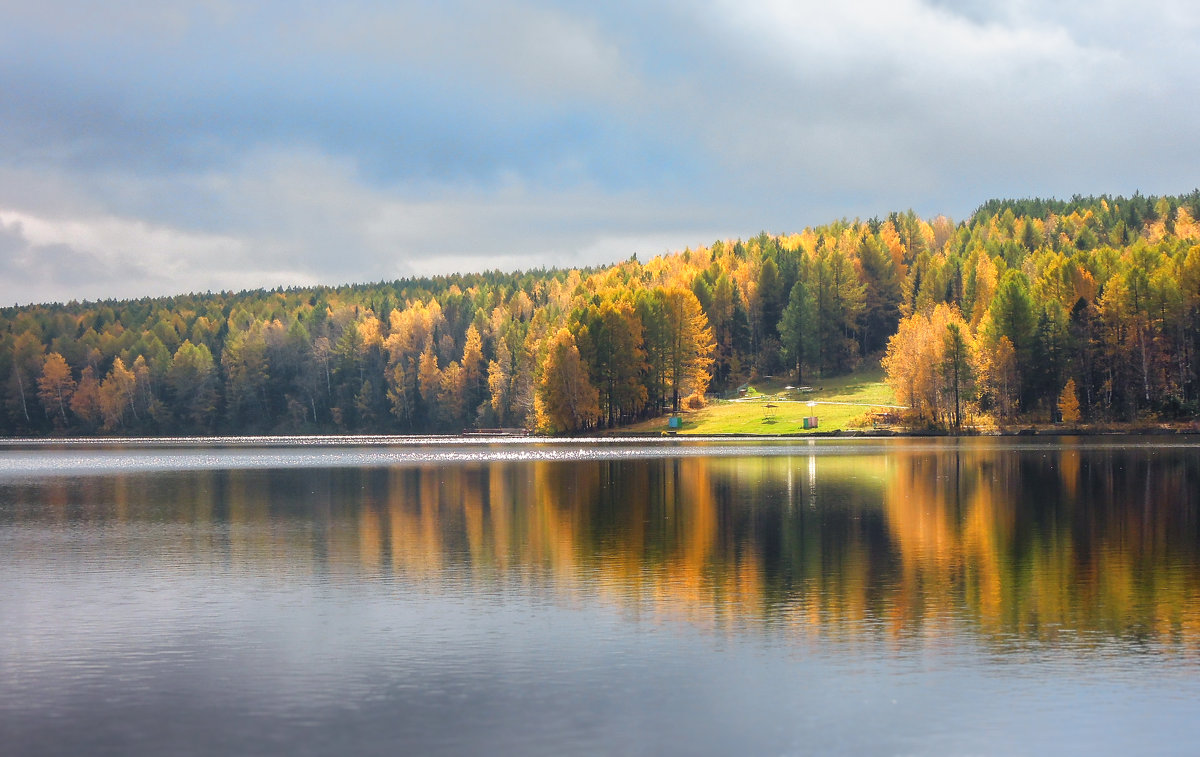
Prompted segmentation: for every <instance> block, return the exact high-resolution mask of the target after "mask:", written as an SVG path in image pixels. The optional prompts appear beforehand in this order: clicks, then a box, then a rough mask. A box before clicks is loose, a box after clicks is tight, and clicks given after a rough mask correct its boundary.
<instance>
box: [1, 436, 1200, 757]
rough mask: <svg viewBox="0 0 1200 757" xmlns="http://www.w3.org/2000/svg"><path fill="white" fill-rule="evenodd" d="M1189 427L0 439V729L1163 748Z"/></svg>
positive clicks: (209, 740) (850, 750)
mask: <svg viewBox="0 0 1200 757" xmlns="http://www.w3.org/2000/svg"><path fill="white" fill-rule="evenodd" d="M1197 743H1200V445H1198V444H1197V443H1196V442H1194V441H1189V440H1188V439H1187V438H1186V437H1166V438H1124V437H1089V438H1080V439H1070V438H1064V439H1061V440H1043V439H1032V440H1026V439H1024V438H1002V439H978V438H976V439H959V440H955V439H940V440H927V439H889V440H849V441H847V440H841V441H835V440H820V441H806V440H788V441H773V442H731V441H728V440H708V441H682V440H669V441H653V442H645V443H640V442H638V443H634V442H622V441H611V440H603V441H595V440H565V441H555V442H536V441H528V440H510V441H501V442H495V443H488V442H483V441H479V442H474V441H463V440H448V439H439V440H419V439H387V438H382V439H340V440H339V439H321V440H289V439H260V440H254V441H250V442H247V441H239V440H232V439H226V440H215V441H212V442H207V441H206V442H203V443H196V442H187V441H183V440H180V441H176V442H169V443H154V442H148V441H143V442H133V443H127V444H121V445H114V444H105V443H77V444H61V443H47V444H24V445H21V444H9V445H8V446H5V447H0V752H2V753H4V754H13V755H40V754H80V753H86V754H112V755H159V754H181V755H212V754H231V753H233V754H267V755H271V754H280V755H306V754H362V755H375V754H380V755H383V754H387V755H394V754H413V755H417V754H421V755H440V754H489V755H491V754H499V755H562V754H620V755H642V754H644V755H658V754H681V755H707V754H712V755H730V754H829V753H846V754H1028V753H1038V754H1056V753H1075V754H1131V753H1136V754H1194V753H1195V751H1196V748H1197V747H1196V745H1197Z"/></svg>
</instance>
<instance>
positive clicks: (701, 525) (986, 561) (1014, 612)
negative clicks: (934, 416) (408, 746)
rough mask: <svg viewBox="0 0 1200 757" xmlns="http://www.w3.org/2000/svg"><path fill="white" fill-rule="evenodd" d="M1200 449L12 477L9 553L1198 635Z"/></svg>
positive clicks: (802, 623)
mask: <svg viewBox="0 0 1200 757" xmlns="http://www.w3.org/2000/svg"><path fill="white" fill-rule="evenodd" d="M1198 462H1200V452H1198V449H1197V448H1196V447H1155V446H1140V447H1132V448H1119V447H1115V446H1112V445H1088V444H1082V443H1078V442H1070V441H1067V442H1064V443H1062V444H1059V445H1054V446H1050V445H1027V446H1024V447H1021V448H1008V447H1003V446H998V445H996V444H995V443H991V442H987V441H962V442H949V443H946V444H939V445H930V444H928V443H922V444H918V443H905V442H901V443H897V444H895V445H890V446H889V447H888V448H887V449H886V451H883V452H881V451H879V450H878V449H876V448H871V449H869V450H866V451H865V453H862V454H840V455H829V454H823V455H818V454H813V455H803V454H798V455H790V456H779V455H776V456H769V457H759V456H755V455H754V454H753V449H752V448H751V449H749V450H748V454H746V455H745V456H741V457H717V458H707V457H699V456H690V457H681V458H671V459H648V460H630V459H619V460H578V461H554V460H538V461H529V462H519V461H512V460H507V461H494V462H465V463H461V464H453V465H448V464H419V465H411V466H404V467H377V468H348V467H340V468H321V469H299V470H295V469H293V470H287V471H271V470H256V469H238V470H194V471H186V472H176V473H158V472H156V473H135V474H121V475H107V476H90V477H78V478H46V479H35V480H29V481H24V482H10V483H7V484H4V485H3V486H2V487H0V524H4V525H10V526H26V527H27V528H15V529H10V531H9V536H10V539H9V540H8V542H7V546H8V548H9V549H10V550H11V552H10V555H11V557H12V559H14V560H15V561H16V562H17V563H19V562H20V561H21V560H23V559H28V560H35V559H37V553H38V551H39V550H40V549H41V545H42V540H41V539H40V538H39V537H38V533H39V529H38V528H33V527H34V526H37V527H49V528H55V529H85V530H88V529H90V530H91V531H94V532H95V533H98V534H100V537H99V539H100V541H101V543H102V544H103V548H104V549H105V550H106V555H107V557H108V558H109V559H114V560H117V561H120V560H129V561H137V562H138V563H146V562H151V563H153V562H155V561H162V562H172V563H176V562H180V561H184V562H187V563H188V564H189V565H191V566H193V568H196V567H197V566H199V568H200V569H202V568H203V566H205V565H210V566H220V567H221V569H223V570H231V571H233V572H235V573H238V572H245V573H248V574H253V575H255V576H257V577H265V578H268V579H273V580H278V581H281V582H287V581H289V580H293V578H294V577H295V576H297V575H298V574H299V575H304V574H308V575H314V574H319V575H322V576H325V577H327V578H328V579H329V580H333V581H340V582H356V581H396V582H402V583H403V584H404V586H405V587H406V588H413V589H416V590H421V591H429V592H437V591H438V590H439V588H440V587H443V586H445V585H446V582H469V583H471V584H475V585H479V586H481V587H484V588H485V589H486V588H487V587H493V586H495V587H506V586H507V587H512V586H516V587H520V588H521V589H522V590H523V591H526V592H538V593H545V594H547V595H552V596H553V597H555V598H556V599H558V600H562V601H567V602H570V601H574V600H579V601H583V600H585V599H586V600H588V601H592V600H594V599H596V598H599V599H601V600H603V601H605V602H609V603H612V604H613V605H614V606H617V607H619V608H621V609H622V610H623V611H625V612H629V613H636V614H638V615H639V616H640V617H649V618H658V619H662V620H663V621H683V622H686V623H689V624H693V625H696V626H700V627H702V628H707V629H712V630H713V631H715V632H732V631H739V632H740V631H744V630H747V629H749V630H761V631H763V632H767V633H770V634H772V635H773V636H775V637H780V638H787V639H791V640H793V641H794V642H796V643H803V642H805V641H806V640H814V639H826V640H828V639H837V640H840V641H846V642H853V641H854V640H855V639H856V638H864V639H869V640H872V641H875V640H878V639H879V638H881V637H882V638H885V639H886V638H893V639H896V640H897V641H901V642H902V641H904V640H906V639H908V640H911V639H916V640H919V641H920V642H921V643H928V642H930V641H936V640H937V639H938V638H940V637H941V636H943V635H949V634H961V633H963V631H964V629H966V630H967V631H969V632H971V633H974V634H977V635H978V636H979V637H980V638H981V639H983V640H984V641H986V642H988V643H992V644H995V645H996V647H997V649H1003V648H1004V647H1005V646H1006V645H1009V644H1022V643H1027V642H1029V641H1031V640H1038V641H1048V642H1056V643H1071V644H1079V645H1083V646H1087V645H1090V644H1101V643H1104V642H1106V641H1109V640H1112V639H1113V638H1121V639H1125V640H1134V641H1138V640H1144V641H1146V642H1154V643H1155V644H1156V645H1159V646H1160V647H1163V648H1169V649H1173V650H1175V651H1177V652H1181V653H1185V654H1188V655H1194V654H1195V653H1196V652H1197V651H1200V559H1198V552H1200V517H1198V515H1200V514H1198V507H1197V506H1198V504H1200V503H1198V500H1200V465H1198V464H1197V463H1198Z"/></svg>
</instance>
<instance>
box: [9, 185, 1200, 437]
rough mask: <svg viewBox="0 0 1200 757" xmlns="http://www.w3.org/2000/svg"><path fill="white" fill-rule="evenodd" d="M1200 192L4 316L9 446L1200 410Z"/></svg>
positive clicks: (1171, 415)
mask: <svg viewBox="0 0 1200 757" xmlns="http://www.w3.org/2000/svg"><path fill="white" fill-rule="evenodd" d="M1197 219H1200V191H1196V192H1192V193H1191V194H1189V195H1185V196H1174V197H1145V196H1141V195H1135V196H1133V197H1131V198H1122V197H1116V198H1114V197H1107V196H1105V197H1076V198H1074V199H1072V200H1070V201H1057V200H1015V201H1012V200H994V201H990V202H988V203H986V204H984V205H983V206H981V207H980V208H979V209H978V210H977V211H976V212H975V213H973V214H972V215H971V217H970V218H968V219H967V220H965V221H963V222H959V223H955V222H953V221H951V220H950V219H948V218H946V217H944V216H938V217H936V218H933V219H923V218H920V217H918V216H917V215H916V214H915V213H913V212H912V211H909V212H907V213H893V214H891V215H889V216H888V217H886V218H882V219H880V218H873V219H870V220H867V221H860V220H854V221H847V220H842V221H837V222H834V223H830V224H828V225H825V226H820V227H816V228H807V229H804V230H803V231H802V232H800V233H796V234H787V235H780V236H772V235H769V234H766V233H763V234H760V235H758V236H757V237H754V238H751V239H749V240H746V241H742V240H737V241H717V242H714V243H713V244H711V245H710V246H707V247H700V248H697V249H687V250H684V251H682V252H678V253H673V254H667V255H660V256H657V257H654V258H652V259H649V260H646V261H639V260H638V259H637V257H636V256H634V257H631V258H630V259H629V260H626V261H624V262H621V263H617V264H614V265H610V266H603V267H597V268H588V269H582V270H558V269H555V270H538V271H527V272H519V273H501V272H496V271H493V272H487V273H479V274H455V275H449V276H440V277H434V278H423V279H405V280H400V281H394V282H390V283H383V284H367V285H355V286H344V287H313V288H292V289H279V290H273V291H265V290H259V291H250V292H238V293H232V292H222V293H205V294H189V295H184V296H176V297H164V298H156V299H151V298H147V299H141V300H132V301H104V302H84V303H78V302H71V303H67V304H47V305H31V306H24V307H13V308H5V309H0V378H2V382H0V434H3V435H6V436H39V435H92V434H103V435H199V434H251V433H363V432H368V433H455V432H459V431H462V430H464V429H471V428H514V429H515V428H520V429H530V430H536V431H540V432H545V433H566V432H579V431H590V430H597V429H606V428H614V427H619V426H621V425H623V424H627V423H630V422H633V421H637V420H641V419H645V418H648V417H653V416H657V415H661V414H664V413H667V412H675V411H680V410H687V409H689V408H694V407H698V406H701V405H703V404H704V403H706V402H710V401H712V400H713V398H714V397H718V396H723V395H727V394H728V393H730V392H732V391H734V390H735V389H736V388H737V387H738V386H739V385H741V384H742V383H744V382H747V381H754V380H759V379H761V378H762V377H765V376H787V377H788V380H790V381H794V382H796V383H797V384H800V383H805V382H811V381H816V380H819V379H820V378H821V377H826V376H833V375H838V374H843V373H847V372H851V371H855V370H857V369H860V368H864V367H869V366H871V365H875V366H876V367H877V366H878V365H880V363H882V365H883V368H884V369H885V371H886V376H887V381H888V383H889V384H890V385H891V387H892V389H893V391H894V394H895V396H896V400H897V401H898V403H900V404H903V405H906V406H908V407H909V408H910V409H909V411H908V413H907V414H906V416H905V418H904V421H905V422H906V423H908V424H909V425H912V426H915V427H922V428H924V427H937V428H956V427H967V426H971V425H974V424H976V423H979V422H980V421H981V420H984V419H986V420H988V421H989V422H1000V423H1005V422H1013V421H1018V420H1029V421H1051V420H1057V419H1061V420H1063V421H1068V422H1113V423H1119V422H1125V421H1136V420H1145V419H1156V420H1157V419H1161V420H1187V419H1194V418H1195V417H1196V415H1197V413H1198V411H1200V360H1198V355H1200V221H1198V220H1197Z"/></svg>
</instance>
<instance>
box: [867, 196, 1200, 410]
mask: <svg viewBox="0 0 1200 757" xmlns="http://www.w3.org/2000/svg"><path fill="white" fill-rule="evenodd" d="M1198 218H1200V193H1197V192H1193V193H1191V194H1190V195H1187V196H1183V197H1159V198H1147V197H1141V196H1135V197H1133V198H1130V199H1126V198H1110V197H1099V198H1096V197H1088V198H1075V199H1074V200H1072V201H1070V202H1060V201H1046V200H1022V201H993V202H990V203H988V204H986V205H984V206H983V207H982V208H981V209H980V210H979V211H978V212H976V213H975V214H974V215H973V216H972V218H971V220H970V221H969V222H967V223H966V224H964V225H963V226H962V227H961V228H960V229H959V231H958V241H957V242H956V244H954V245H952V246H951V248H948V249H946V250H943V251H942V252H940V253H938V254H932V255H929V256H928V257H927V258H926V259H925V260H924V266H923V267H924V271H923V273H922V274H921V276H922V278H923V279H924V280H925V281H926V282H932V283H931V285H930V286H924V285H923V286H922V288H923V289H926V290H927V291H928V292H929V296H927V297H919V298H918V300H917V302H916V303H915V306H914V308H913V309H912V311H911V312H907V313H906V317H905V319H904V320H903V321H902V322H901V323H900V326H899V329H898V331H897V333H896V335H895V336H893V337H892V338H891V340H890V341H889V345H888V351H887V354H886V356H885V357H884V360H883V364H884V367H885V369H886V370H887V375H888V381H889V382H890V383H891V385H892V387H893V388H894V389H895V391H896V394H897V397H898V399H899V400H900V401H901V402H902V403H905V404H908V405H910V406H911V408H912V410H911V419H912V421H913V422H915V423H917V424H919V425H924V424H928V425H942V426H952V427H953V426H961V425H963V424H964V423H966V422H969V419H971V418H972V417H976V416H988V417H990V418H992V419H994V420H996V421H999V422H1007V421H1012V420H1015V419H1018V418H1020V419H1024V420H1040V421H1050V420H1064V421H1068V422H1074V421H1109V422H1114V421H1115V422H1124V421H1136V420H1147V419H1162V420H1183V419H1194V418H1195V417H1196V416H1197V414H1198V413H1200V361H1198V360H1197V357H1198V356H1200V224H1198V223H1197V219H1198ZM918 266H921V262H920V261H918Z"/></svg>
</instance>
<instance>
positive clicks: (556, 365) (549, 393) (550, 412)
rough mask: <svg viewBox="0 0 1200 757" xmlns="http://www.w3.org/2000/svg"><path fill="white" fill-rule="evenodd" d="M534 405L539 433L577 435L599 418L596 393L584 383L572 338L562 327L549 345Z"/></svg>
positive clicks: (585, 371) (581, 361)
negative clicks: (541, 431)
mask: <svg viewBox="0 0 1200 757" xmlns="http://www.w3.org/2000/svg"><path fill="white" fill-rule="evenodd" d="M534 403H535V410H536V413H537V420H538V427H539V428H541V429H542V430H543V431H549V432H563V431H578V430H580V429H583V428H588V427H590V426H593V425H595V423H596V421H597V419H598V418H599V417H600V393H599V392H597V391H596V388H595V387H594V386H592V384H591V382H590V381H588V375H587V368H586V367H585V366H584V364H583V359H582V358H580V356H579V348H578V347H576V345H575V337H573V336H571V332H570V331H568V330H567V329H566V328H565V327H564V328H560V329H559V330H558V332H557V333H556V334H555V335H554V338H553V339H552V340H551V342H550V345H549V349H548V350H547V352H546V361H545V363H543V365H542V376H541V379H540V380H539V381H538V391H537V394H536V395H535V399H534Z"/></svg>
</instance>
